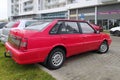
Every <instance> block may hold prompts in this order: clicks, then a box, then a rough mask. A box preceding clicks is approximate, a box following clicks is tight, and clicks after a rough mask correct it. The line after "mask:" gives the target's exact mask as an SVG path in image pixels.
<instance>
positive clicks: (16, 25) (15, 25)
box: [12, 21, 20, 28]
mask: <svg viewBox="0 0 120 80" xmlns="http://www.w3.org/2000/svg"><path fill="white" fill-rule="evenodd" d="M19 24H20V22H19V21H18V22H16V23H15V24H14V25H13V27H12V28H16V27H18V25H19Z"/></svg>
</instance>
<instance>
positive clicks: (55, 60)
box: [46, 48, 65, 70]
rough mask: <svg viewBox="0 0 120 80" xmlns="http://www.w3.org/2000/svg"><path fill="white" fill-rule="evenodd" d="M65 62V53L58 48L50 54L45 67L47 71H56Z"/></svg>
mask: <svg viewBox="0 0 120 80" xmlns="http://www.w3.org/2000/svg"><path fill="white" fill-rule="evenodd" d="M64 61H65V51H64V50H62V49H60V48H55V49H53V50H52V51H51V52H50V55H49V56H48V59H47V64H46V65H47V67H48V68H49V69H53V70H55V69H58V68H60V67H61V66H62V65H63V63H64Z"/></svg>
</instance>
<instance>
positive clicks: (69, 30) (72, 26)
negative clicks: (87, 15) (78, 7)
mask: <svg viewBox="0 0 120 80" xmlns="http://www.w3.org/2000/svg"><path fill="white" fill-rule="evenodd" d="M60 33H61V34H74V33H79V27H78V25H77V22H65V25H64V26H61V29H60Z"/></svg>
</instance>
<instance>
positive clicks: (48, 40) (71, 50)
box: [5, 20, 111, 64]
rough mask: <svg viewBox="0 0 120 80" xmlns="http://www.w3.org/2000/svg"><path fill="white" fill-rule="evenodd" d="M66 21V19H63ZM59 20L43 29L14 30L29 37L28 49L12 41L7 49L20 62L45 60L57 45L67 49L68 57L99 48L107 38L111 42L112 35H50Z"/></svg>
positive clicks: (19, 35) (13, 32)
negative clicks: (22, 48) (23, 49)
mask: <svg viewBox="0 0 120 80" xmlns="http://www.w3.org/2000/svg"><path fill="white" fill-rule="evenodd" d="M63 21H64V20H63ZM57 22H58V20H54V21H52V23H50V24H49V25H48V27H47V28H46V29H44V30H43V31H35V30H32V31H31V30H13V31H11V32H10V34H11V35H14V36H18V37H21V38H25V39H27V49H26V50H25V51H22V50H20V49H18V48H16V47H14V46H13V45H12V44H11V43H9V42H7V43H6V44H5V46H6V51H10V52H11V54H12V58H13V59H14V60H15V61H16V62H17V63H19V64H31V63H37V62H44V61H45V59H46V58H47V56H48V55H49V53H50V51H51V50H52V49H53V48H54V47H56V46H63V47H64V48H65V49H66V57H69V56H72V55H75V54H79V53H82V52H86V51H91V50H97V49H98V48H99V46H100V44H101V43H102V42H103V41H104V40H107V41H108V43H109V45H110V44H111V39H110V36H109V35H107V34H104V33H100V34H96V33H94V34H59V35H50V34H49V31H50V30H51V28H52V27H53V26H54V25H55V24H56V23H57Z"/></svg>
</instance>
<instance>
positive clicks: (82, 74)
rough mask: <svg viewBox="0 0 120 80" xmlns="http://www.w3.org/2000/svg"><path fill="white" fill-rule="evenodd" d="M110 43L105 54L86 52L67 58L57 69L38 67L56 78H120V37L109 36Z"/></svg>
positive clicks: (100, 79)
mask: <svg viewBox="0 0 120 80" xmlns="http://www.w3.org/2000/svg"><path fill="white" fill-rule="evenodd" d="M111 38H112V44H111V46H110V49H109V51H108V52H107V53H106V54H98V53H96V52H88V53H84V54H80V55H76V56H73V57H70V58H68V59H67V60H66V61H65V63H64V65H63V66H62V67H61V68H60V69H57V70H48V69H47V68H45V67H44V66H41V65H39V64H37V65H38V66H39V67H40V68H42V69H43V70H45V71H46V72H48V73H49V74H51V75H52V76H53V77H55V78H56V80H120V37H115V36H111Z"/></svg>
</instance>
